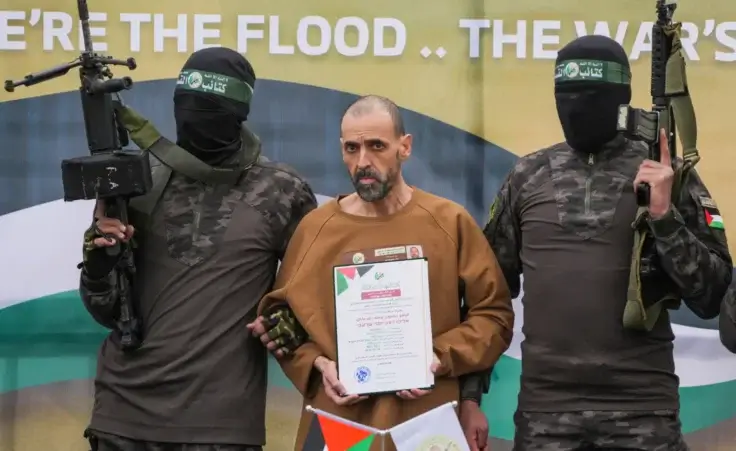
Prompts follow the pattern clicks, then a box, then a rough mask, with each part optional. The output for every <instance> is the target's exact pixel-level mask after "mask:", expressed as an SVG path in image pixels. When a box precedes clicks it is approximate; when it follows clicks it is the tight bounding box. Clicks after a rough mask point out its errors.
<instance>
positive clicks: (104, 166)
mask: <svg viewBox="0 0 736 451" xmlns="http://www.w3.org/2000/svg"><path fill="white" fill-rule="evenodd" d="M77 9H78V12H79V19H80V23H81V28H82V35H83V38H84V50H83V51H82V52H81V55H80V56H79V57H77V58H76V59H75V60H74V61H72V62H70V63H67V64H62V65H59V66H56V67H53V68H51V69H48V70H45V71H42V72H38V73H32V74H29V75H26V76H25V77H24V78H23V79H22V80H19V81H13V80H7V81H6V82H5V90H6V91H7V92H14V91H15V88H16V87H19V86H33V85H35V84H38V83H43V82H45V81H48V80H51V79H54V78H57V77H60V76H62V75H66V74H67V73H68V72H69V71H70V70H71V69H74V68H79V78H80V82H81V87H80V88H79V92H80V94H81V97H82V114H83V116H84V128H85V132H86V135H87V147H88V148H89V153H90V155H88V156H82V157H76V158H70V159H67V160H63V161H62V162H61V178H62V183H63V187H64V201H65V202H72V201H75V200H91V199H97V200H99V201H102V202H104V205H105V214H106V216H108V217H112V218H117V219H119V220H120V221H121V222H122V223H123V224H126V225H127V224H128V199H130V198H131V197H135V196H140V195H143V194H146V193H147V192H148V191H149V190H150V189H151V186H152V179H151V168H150V164H149V160H148V155H147V154H146V153H144V152H142V151H130V150H123V147H126V146H127V145H128V142H129V139H128V134H127V131H126V130H125V128H123V126H122V124H121V123H120V121H119V120H118V118H117V116H116V113H115V103H116V102H121V100H120V96H119V94H118V93H119V92H120V91H123V90H128V89H130V88H131V87H132V86H133V80H132V79H131V78H130V77H122V78H113V74H112V71H111V70H110V67H109V66H126V67H127V68H128V69H129V70H135V68H136V62H135V60H134V59H133V58H128V59H127V60H125V61H123V60H118V59H114V58H112V57H110V56H103V55H100V54H97V53H95V52H94V51H93V47H92V38H91V35H90V29H89V10H88V8H87V1H86V0H77ZM113 95H114V96H115V99H113ZM106 252H107V253H108V255H110V256H111V257H112V258H115V257H117V264H116V268H117V271H116V274H117V281H116V282H117V287H116V288H117V291H118V295H119V303H120V312H119V315H118V321H117V326H118V329H119V332H120V334H121V346H122V347H123V349H126V350H132V349H136V348H138V347H139V346H140V343H141V337H140V325H139V322H138V319H137V317H136V314H135V311H134V308H133V303H132V299H131V280H132V278H133V276H134V274H135V263H134V260H133V251H132V246H131V244H130V243H125V244H123V243H118V244H116V245H115V246H113V247H110V248H107V249H106Z"/></svg>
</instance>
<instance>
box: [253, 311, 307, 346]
mask: <svg viewBox="0 0 736 451" xmlns="http://www.w3.org/2000/svg"><path fill="white" fill-rule="evenodd" d="M262 316H263V317H264V318H265V319H266V324H265V327H266V330H267V331H266V334H268V338H269V339H270V340H271V341H273V342H274V343H276V346H277V348H276V349H281V351H282V352H283V353H284V354H291V353H292V352H294V350H296V348H298V347H299V346H301V345H302V344H304V342H306V341H307V339H308V338H309V336H308V335H307V332H306V331H305V330H304V328H303V327H302V325H301V324H299V321H297V319H296V316H295V315H294V312H293V311H292V310H291V308H289V305H288V304H287V303H286V302H280V303H276V304H273V305H271V306H269V307H268V308H266V309H265V310H264V311H263V315H262Z"/></svg>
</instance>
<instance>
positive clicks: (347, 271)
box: [338, 266, 357, 280]
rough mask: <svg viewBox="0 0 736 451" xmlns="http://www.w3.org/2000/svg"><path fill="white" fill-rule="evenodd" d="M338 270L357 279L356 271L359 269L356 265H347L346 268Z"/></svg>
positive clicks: (348, 276) (350, 277) (349, 277)
mask: <svg viewBox="0 0 736 451" xmlns="http://www.w3.org/2000/svg"><path fill="white" fill-rule="evenodd" d="M338 271H340V274H342V275H343V276H345V277H347V278H348V279H351V280H352V279H355V273H356V271H357V270H356V268H355V266H346V267H345V268H340V269H338Z"/></svg>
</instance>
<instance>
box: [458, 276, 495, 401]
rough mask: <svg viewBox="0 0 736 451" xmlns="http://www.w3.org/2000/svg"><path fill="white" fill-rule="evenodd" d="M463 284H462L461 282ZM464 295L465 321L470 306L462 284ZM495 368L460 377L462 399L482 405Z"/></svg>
mask: <svg viewBox="0 0 736 451" xmlns="http://www.w3.org/2000/svg"><path fill="white" fill-rule="evenodd" d="M461 285H462V284H461ZM462 297H463V306H462V308H461V309H460V319H461V320H462V321H465V319H466V318H467V317H468V306H467V305H466V304H464V300H465V287H464V286H462ZM492 373H493V368H490V369H489V370H487V371H476V372H474V373H469V374H465V375H463V376H460V377H459V378H458V382H459V383H460V400H461V401H474V402H475V403H477V404H478V405H481V402H482V400H483V394H485V393H488V390H489V389H490V387H491V374H492Z"/></svg>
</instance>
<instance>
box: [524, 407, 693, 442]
mask: <svg viewBox="0 0 736 451" xmlns="http://www.w3.org/2000/svg"><path fill="white" fill-rule="evenodd" d="M514 421H515V422H516V428H517V429H516V441H515V443H514V449H517V450H529V451H570V450H585V449H591V450H593V449H601V450H632V451H634V450H638V451H685V450H687V449H688V448H687V445H686V444H685V442H684V441H683V439H682V435H681V434H680V420H679V419H678V416H677V412H676V411H674V410H660V411H655V412H601V411H598V412H593V411H583V412H568V413H525V412H517V413H516V415H515V418H514Z"/></svg>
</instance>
